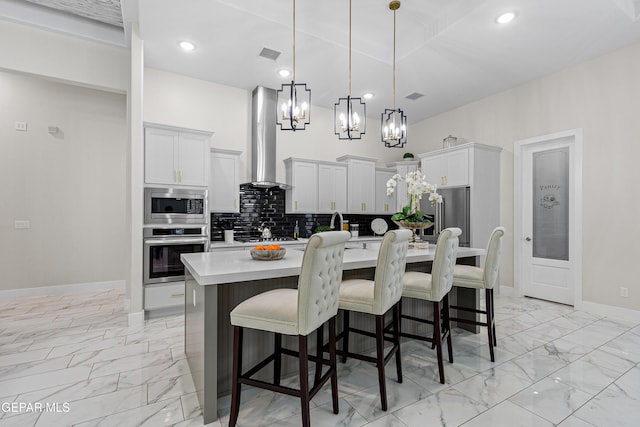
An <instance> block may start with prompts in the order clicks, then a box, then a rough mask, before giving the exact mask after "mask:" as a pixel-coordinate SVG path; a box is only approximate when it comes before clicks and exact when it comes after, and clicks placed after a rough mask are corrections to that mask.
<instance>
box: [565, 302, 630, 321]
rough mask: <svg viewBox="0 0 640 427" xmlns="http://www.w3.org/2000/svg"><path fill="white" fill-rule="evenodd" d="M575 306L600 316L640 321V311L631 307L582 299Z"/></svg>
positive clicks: (577, 308)
mask: <svg viewBox="0 0 640 427" xmlns="http://www.w3.org/2000/svg"><path fill="white" fill-rule="evenodd" d="M575 308H576V310H581V311H586V312H587V313H592V314H598V315H600V316H607V317H611V318H614V319H622V320H631V321H634V322H640V311H637V310H631V309H629V308H622V307H615V306H613V305H605V304H598V303H597V302H590V301H581V302H580V304H576V307H575Z"/></svg>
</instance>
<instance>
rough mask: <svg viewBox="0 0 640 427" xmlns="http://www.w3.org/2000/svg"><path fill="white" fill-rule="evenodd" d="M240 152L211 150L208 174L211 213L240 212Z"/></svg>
mask: <svg viewBox="0 0 640 427" xmlns="http://www.w3.org/2000/svg"><path fill="white" fill-rule="evenodd" d="M240 154H242V152H241V151H233V150H221V149H218V148H212V149H211V154H210V159H211V162H210V172H209V176H210V178H209V209H210V210H211V212H240Z"/></svg>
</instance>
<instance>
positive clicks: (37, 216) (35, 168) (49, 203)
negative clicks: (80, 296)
mask: <svg viewBox="0 0 640 427" xmlns="http://www.w3.org/2000/svg"><path fill="white" fill-rule="evenodd" d="M0 93H1V94H2V96H0V182H1V183H2V185H0V200H2V209H0V236H2V237H1V238H0V271H2V280H1V281H0V290H7V289H21V288H30V287H39V286H52V285H66V284H78V283H90V282H103V281H111V280H122V279H124V273H125V272H124V265H125V258H124V254H125V251H124V250H123V248H124V247H125V246H124V245H125V244H126V241H125V231H126V224H125V206H126V199H125V191H124V189H125V177H126V164H125V154H126V151H125V148H126V141H127V135H126V105H125V96H124V95H121V94H116V93H109V92H103V91H97V90H94V89H88V88H82V87H77V86H71V85H67V84H62V83H57V82H52V81H48V80H45V79H39V78H34V77H30V76H26V75H21V74H16V73H6V72H0ZM16 121H24V122H27V124H28V128H27V132H20V131H16V130H14V122H16ZM48 126H57V127H58V128H60V132H59V133H58V134H56V135H51V134H49V133H48V132H47V127H48ZM15 220H29V221H30V222H31V228H30V229H28V230H16V229H14V221H15Z"/></svg>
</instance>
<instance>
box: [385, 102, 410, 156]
mask: <svg viewBox="0 0 640 427" xmlns="http://www.w3.org/2000/svg"><path fill="white" fill-rule="evenodd" d="M381 116H382V117H381V123H382V126H381V135H380V137H381V138H382V141H383V142H384V146H385V147H388V148H402V147H404V145H405V144H406V143H407V116H405V115H404V111H402V110H401V109H400V108H398V109H396V110H392V109H389V108H386V109H385V110H384V113H382V115H381Z"/></svg>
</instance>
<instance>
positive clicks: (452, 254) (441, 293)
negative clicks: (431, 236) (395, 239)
mask: <svg viewBox="0 0 640 427" xmlns="http://www.w3.org/2000/svg"><path fill="white" fill-rule="evenodd" d="M461 233H462V230H460V229H459V228H446V229H444V230H443V231H442V232H441V233H440V237H438V242H437V244H436V254H435V257H434V260H433V264H432V267H431V274H429V273H421V272H418V271H407V272H406V273H405V274H404V278H403V284H404V288H403V290H402V296H403V297H405V298H416V299H420V300H423V301H430V302H431V303H432V307H433V319H432V320H428V319H421V318H418V317H414V316H408V315H403V314H402V311H401V313H400V318H401V319H408V320H413V321H416V322H420V323H428V324H432V325H433V335H432V336H431V337H423V336H421V335H415V334H410V333H405V332H401V334H400V335H401V336H403V337H408V338H413V339H418V340H422V341H427V342H430V343H432V344H434V345H435V347H436V354H437V356H438V371H439V373H440V383H442V384H444V383H445V379H444V366H443V362H442V341H444V340H445V339H446V340H447V350H448V352H449V362H450V363H453V347H452V345H451V322H450V319H449V291H451V285H452V282H453V267H454V265H455V263H456V252H457V251H458V236H460V234H461Z"/></svg>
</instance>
